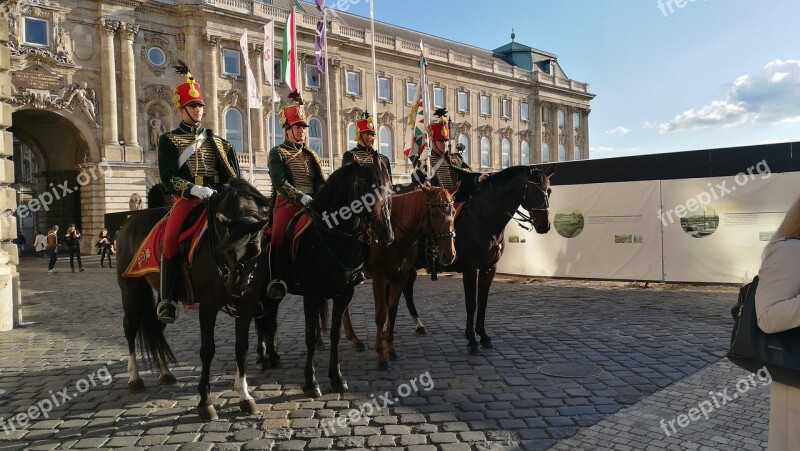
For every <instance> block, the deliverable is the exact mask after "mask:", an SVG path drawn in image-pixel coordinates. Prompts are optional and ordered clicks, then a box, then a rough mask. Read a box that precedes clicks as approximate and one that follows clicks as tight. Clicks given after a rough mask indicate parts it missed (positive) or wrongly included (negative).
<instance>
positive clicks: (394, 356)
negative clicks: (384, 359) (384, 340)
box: [389, 352, 397, 361]
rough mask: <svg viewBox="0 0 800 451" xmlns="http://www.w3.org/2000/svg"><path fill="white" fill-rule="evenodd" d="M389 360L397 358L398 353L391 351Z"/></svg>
mask: <svg viewBox="0 0 800 451" xmlns="http://www.w3.org/2000/svg"><path fill="white" fill-rule="evenodd" d="M389 360H391V361H395V360H397V353H396V352H390V353H389Z"/></svg>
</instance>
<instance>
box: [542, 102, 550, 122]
mask: <svg viewBox="0 0 800 451" xmlns="http://www.w3.org/2000/svg"><path fill="white" fill-rule="evenodd" d="M542 122H544V123H545V124H549V123H550V108H547V107H546V106H543V107H542Z"/></svg>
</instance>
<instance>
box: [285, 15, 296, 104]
mask: <svg viewBox="0 0 800 451" xmlns="http://www.w3.org/2000/svg"><path fill="white" fill-rule="evenodd" d="M295 36H296V34H295V10H292V12H291V13H289V17H288V18H287V19H286V26H285V27H284V29H283V59H282V63H283V81H285V82H286V84H287V85H288V86H289V90H290V91H297V90H298V89H299V88H300V86H299V84H298V80H297V42H295Z"/></svg>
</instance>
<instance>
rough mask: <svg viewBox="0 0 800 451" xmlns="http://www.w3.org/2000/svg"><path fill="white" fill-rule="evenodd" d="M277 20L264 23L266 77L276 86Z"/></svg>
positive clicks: (270, 83) (271, 84)
mask: <svg viewBox="0 0 800 451" xmlns="http://www.w3.org/2000/svg"><path fill="white" fill-rule="evenodd" d="M274 51H275V22H273V21H271V20H270V21H269V22H268V23H267V24H266V25H264V56H263V58H264V77H266V79H267V81H268V82H269V85H270V86H272V87H273V89H274V88H275V55H273V52H274Z"/></svg>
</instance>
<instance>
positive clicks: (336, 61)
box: [330, 58, 342, 70]
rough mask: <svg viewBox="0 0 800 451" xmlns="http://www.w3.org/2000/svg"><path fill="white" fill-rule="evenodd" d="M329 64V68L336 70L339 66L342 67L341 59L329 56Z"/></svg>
mask: <svg viewBox="0 0 800 451" xmlns="http://www.w3.org/2000/svg"><path fill="white" fill-rule="evenodd" d="M330 65H331V70H338V69H339V68H340V67H342V59H341V58H331V61H330Z"/></svg>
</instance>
